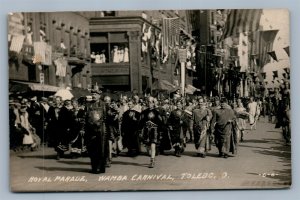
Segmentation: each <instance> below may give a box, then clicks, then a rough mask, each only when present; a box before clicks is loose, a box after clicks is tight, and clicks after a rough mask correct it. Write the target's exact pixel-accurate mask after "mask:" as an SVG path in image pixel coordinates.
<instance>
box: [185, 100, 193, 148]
mask: <svg viewBox="0 0 300 200" xmlns="http://www.w3.org/2000/svg"><path fill="white" fill-rule="evenodd" d="M194 108H195V106H194V105H193V102H192V101H188V105H187V106H186V108H185V109H184V112H185V113H184V114H185V119H186V120H184V124H183V135H184V137H185V138H186V132H188V133H189V139H188V140H187V141H186V142H187V143H188V142H193V140H194V139H193V137H194V130H193V118H192V115H193V110H194Z"/></svg>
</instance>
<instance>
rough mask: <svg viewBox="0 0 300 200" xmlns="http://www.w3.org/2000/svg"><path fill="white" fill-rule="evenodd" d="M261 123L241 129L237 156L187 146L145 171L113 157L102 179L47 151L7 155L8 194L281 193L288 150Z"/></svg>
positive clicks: (287, 180)
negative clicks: (274, 190) (266, 190)
mask: <svg viewBox="0 0 300 200" xmlns="http://www.w3.org/2000/svg"><path fill="white" fill-rule="evenodd" d="M274 127H275V124H271V123H268V122H267V120H265V119H261V120H260V121H259V122H258V123H257V129H256V130H247V131H246V133H245V136H244V142H242V143H240V144H239V147H238V154H237V155H236V156H231V157H229V158H227V159H225V158H219V157H218V151H217V149H216V147H215V146H214V145H213V146H212V150H211V151H210V152H209V153H208V155H207V156H206V158H200V157H196V152H195V149H194V145H193V144H191V143H189V144H187V148H186V150H185V152H184V153H183V155H182V156H181V157H175V156H174V154H173V152H172V151H170V152H168V151H167V152H166V155H159V156H157V157H156V165H155V168H152V169H150V168H148V164H149V161H150V158H149V157H148V156H147V155H146V154H145V155H140V156H138V157H127V156H126V150H124V152H122V153H121V155H120V156H119V157H116V158H113V162H112V166H111V167H110V168H107V170H106V173H105V174H91V173H89V171H90V163H89V161H90V160H89V158H87V157H81V158H76V159H71V158H64V159H60V160H56V159H55V158H56V154H55V151H54V149H53V148H48V147H43V148H41V149H40V150H38V151H35V152H30V151H27V152H12V151H11V152H10V177H11V180H10V185H11V191H14V192H44V191H45V192H55V191H119V190H122V191H128V190H179V189H184V190H201V189H205V190H206V189H257V188H262V189H263V188H287V187H290V184H291V147H290V146H287V145H285V142H284V140H283V137H282V132H281V129H275V128H274Z"/></svg>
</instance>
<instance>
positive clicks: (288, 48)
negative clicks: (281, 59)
mask: <svg viewBox="0 0 300 200" xmlns="http://www.w3.org/2000/svg"><path fill="white" fill-rule="evenodd" d="M283 49H284V51H285V52H286V54H287V55H288V56H290V47H289V46H288V47H285V48H283Z"/></svg>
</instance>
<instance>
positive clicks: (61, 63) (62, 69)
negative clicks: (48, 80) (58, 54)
mask: <svg viewBox="0 0 300 200" xmlns="http://www.w3.org/2000/svg"><path fill="white" fill-rule="evenodd" d="M54 64H55V65H56V76H60V77H65V76H66V73H67V66H68V62H67V60H66V59H64V58H57V59H56V60H55V61H54Z"/></svg>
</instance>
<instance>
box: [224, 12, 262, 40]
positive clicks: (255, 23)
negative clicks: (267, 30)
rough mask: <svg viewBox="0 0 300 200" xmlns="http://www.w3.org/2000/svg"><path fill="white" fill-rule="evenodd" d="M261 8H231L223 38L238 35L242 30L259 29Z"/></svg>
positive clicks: (252, 30)
mask: <svg viewBox="0 0 300 200" xmlns="http://www.w3.org/2000/svg"><path fill="white" fill-rule="evenodd" d="M261 15H262V10H261V9H236V10H231V11H230V13H229V15H228V17H227V20H226V24H225V29H224V34H223V36H222V38H223V39H224V38H227V37H230V36H233V35H237V34H238V33H242V32H254V31H256V30H258V29H259V21H260V18H261Z"/></svg>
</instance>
